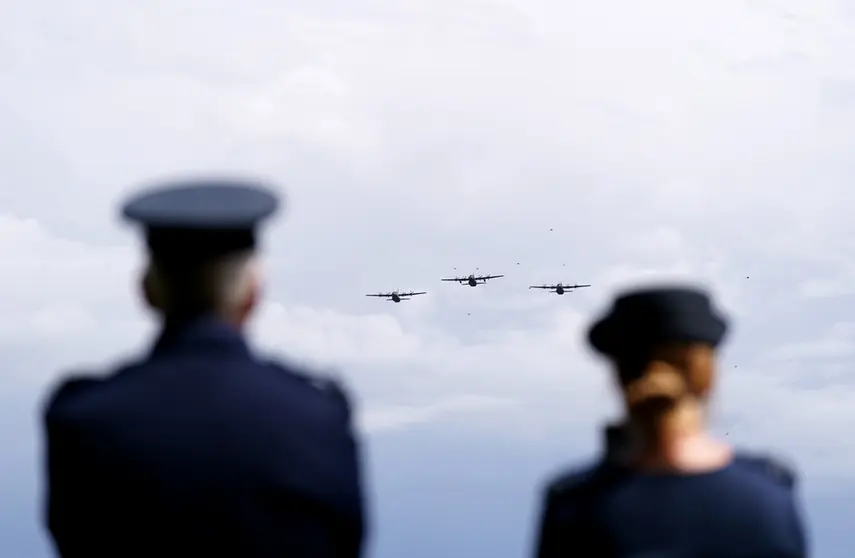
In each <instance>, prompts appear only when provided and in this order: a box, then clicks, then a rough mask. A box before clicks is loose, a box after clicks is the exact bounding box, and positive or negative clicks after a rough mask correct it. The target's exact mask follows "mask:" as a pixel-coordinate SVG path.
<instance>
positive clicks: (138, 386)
mask: <svg viewBox="0 0 855 558" xmlns="http://www.w3.org/2000/svg"><path fill="white" fill-rule="evenodd" d="M277 206H278V201H277V198H276V197H275V196H274V195H273V194H271V193H270V192H269V191H267V190H266V189H264V188H262V187H260V186H258V185H255V184H249V183H242V182H234V181H218V180H213V181H194V182H185V183H178V184H172V185H168V186H165V187H163V188H159V189H157V190H154V191H148V192H145V193H143V194H142V195H140V196H138V197H136V198H135V199H133V200H131V201H130V202H129V203H128V204H127V205H126V206H125V208H124V217H125V218H126V219H128V220H130V221H132V222H134V223H137V224H140V225H142V227H143V228H144V229H145V231H146V239H147V244H148V251H149V262H148V267H147V269H146V272H145V275H144V278H143V281H142V290H143V292H144V296H145V300H146V301H147V303H148V305H149V306H150V307H151V308H152V309H153V310H154V311H155V312H156V313H157V315H158V316H159V318H160V319H161V321H162V328H161V331H160V335H159V337H158V338H157V340H156V342H155V343H154V345H153V347H152V348H151V350H150V352H148V353H147V354H145V355H143V356H142V357H140V358H136V359H133V360H131V361H130V362H129V363H127V364H125V365H123V366H121V367H119V368H118V369H117V370H115V371H114V372H113V373H111V374H109V375H107V376H104V377H98V378H96V377H87V376H73V377H70V378H67V379H65V380H64V381H63V382H62V383H61V384H60V385H59V386H58V387H57V388H56V390H55V391H54V392H53V393H52V394H51V395H50V397H49V402H48V404H47V407H46V409H45V416H44V420H45V428H46V437H47V443H46V449H47V499H48V500H47V508H48V510H47V511H48V513H47V515H48V517H47V523H48V528H49V530H50V533H51V535H52V536H53V539H54V541H55V543H56V547H57V549H58V550H59V553H60V554H61V556H62V557H63V558H84V557H85V558H107V557H109V558H119V557H122V558H131V557H143V556H145V557H147V558H153V557H159V558H166V557H181V558H196V557H200V558H201V557H203V556H223V557H226V556H229V557H233V558H267V557H270V558H273V557H276V558H283V557H286V556H287V557H291V558H298V557H299V558H303V557H305V558H324V557H348V558H356V557H358V556H361V554H362V548H363V545H364V539H365V536H366V535H365V530H366V521H365V509H364V501H363V493H362V488H361V473H360V459H359V448H358V444H357V440H356V439H355V434H354V432H353V429H352V421H351V410H350V404H349V401H348V398H347V396H346V395H345V393H344V392H343V391H342V389H341V388H340V387H339V386H338V385H337V384H336V383H334V382H333V381H322V380H319V379H314V378H312V377H310V376H309V375H306V374H304V373H303V372H302V371H301V370H297V369H294V368H292V367H289V366H285V365H282V364H279V363H276V362H271V361H265V360H262V359H260V358H258V357H257V356H256V355H255V354H254V353H253V352H252V351H251V349H250V348H249V346H248V345H247V342H246V340H245V337H244V333H243V328H244V325H245V324H246V323H247V320H248V319H249V318H250V316H251V314H252V312H253V310H254V309H255V307H256V305H257V303H258V302H259V295H260V287H261V275H260V269H259V266H258V261H257V259H256V254H255V247H256V230H257V228H258V225H259V224H260V223H261V222H262V221H263V220H264V219H265V218H267V217H270V216H271V215H272V214H273V213H274V212H275V211H276V209H277Z"/></svg>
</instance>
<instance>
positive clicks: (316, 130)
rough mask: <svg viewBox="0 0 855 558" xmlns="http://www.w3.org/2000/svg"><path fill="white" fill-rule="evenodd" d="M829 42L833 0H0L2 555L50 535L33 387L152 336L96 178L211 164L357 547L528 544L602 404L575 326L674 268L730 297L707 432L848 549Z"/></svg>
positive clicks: (854, 78) (100, 362)
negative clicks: (349, 437) (353, 498)
mask: <svg viewBox="0 0 855 558" xmlns="http://www.w3.org/2000/svg"><path fill="white" fill-rule="evenodd" d="M853 55H855V10H853V8H852V6H851V5H847V3H845V2H832V1H829V0H811V1H810V2H808V1H807V0H777V1H775V2H771V1H761V0H754V1H735V0H716V1H715V2H693V3H690V2H681V1H678V0H649V1H647V2H644V3H640V2H634V1H631V0H601V1H599V2H578V1H575V0H572V1H558V0H525V1H522V0H431V1H430V2H428V1H424V0H422V1H419V0H412V1H409V2H402V1H392V0H363V1H362V2H359V3H355V2H343V1H341V0H338V1H337V0H312V1H311V2H308V1H305V0H293V1H292V2H273V1H271V0H248V1H247V2H243V3H242V4H241V5H240V6H238V5H237V4H236V3H234V2H223V1H216V0H206V1H204V2H203V1H201V0H169V1H166V0H147V1H146V2H138V3H136V4H134V3H128V2H124V3H119V2H108V1H106V0H88V1H86V0H63V1H62V2H60V1H59V0H27V1H26V2H25V1H23V0H0V122H2V123H3V133H2V134H0V182H2V187H0V256H2V262H3V263H2V269H3V274H2V276H0V282H2V283H0V284H2V286H3V289H2V291H0V292H2V293H3V294H0V332H2V335H0V364H2V370H3V372H4V381H3V382H2V384H0V442H2V444H3V447H4V448H5V449H4V451H3V452H2V453H0V470H2V472H3V474H2V475H0V494H2V495H3V497H2V502H3V505H2V508H0V554H2V555H3V556H9V557H10V558H17V557H21V558H24V557H26V558H46V557H48V556H52V555H53V554H52V551H51V547H50V544H49V540H48V539H47V537H46V534H45V532H44V530H43V529H42V527H41V524H40V514H41V505H42V500H41V498H42V492H41V484H40V482H41V478H40V477H41V475H40V473H41V469H40V467H41V463H40V460H39V459H40V451H41V445H40V444H41V439H40V433H39V429H38V421H37V414H36V412H37V410H38V409H39V406H40V405H41V403H42V400H43V398H44V396H45V390H46V389H47V387H48V386H50V385H52V384H53V383H54V382H56V381H57V380H58V378H60V377H61V376H62V375H63V374H65V373H68V372H70V371H81V370H82V371H91V372H92V373H99V374H100V373H105V372H106V371H108V370H109V368H110V366H111V365H112V364H113V363H115V362H116V360H117V359H119V358H123V357H125V356H127V355H133V354H135V352H138V351H140V350H142V349H144V348H145V347H146V346H147V344H148V343H149V342H150V341H151V337H152V335H153V334H154V332H155V327H156V324H155V323H154V320H153V319H152V316H150V315H149V314H148V313H146V311H145V309H144V308H143V305H142V304H141V302H140V300H139V297H138V296H137V280H138V275H139V271H140V265H141V263H142V259H141V257H142V256H141V252H140V238H139V235H138V234H136V231H134V230H131V229H129V228H128V227H126V226H123V225H122V224H121V223H120V222H119V219H118V206H119V204H120V203H121V201H122V200H123V198H124V197H125V196H126V195H127V194H128V193H129V192H131V191H133V190H135V189H136V188H138V187H139V186H140V185H142V184H146V183H150V182H151V181H154V180H159V179H163V178H172V177H176V176H188V175H189V176H195V175H199V174H205V175H211V174H217V173H228V174H240V175H246V176H254V177H255V176H257V177H261V178H264V179H268V180H271V181H272V182H274V183H275V184H277V185H278V187H280V188H281V192H282V194H283V195H284V196H285V197H286V200H287V201H286V210H285V212H284V213H283V214H282V216H281V218H280V219H278V220H277V221H276V222H275V223H274V224H273V225H272V226H271V227H270V228H269V230H268V231H267V234H266V237H265V243H264V251H265V255H266V262H267V270H268V274H269V279H268V284H267V287H266V303H265V305H264V307H263V308H262V309H261V311H260V314H259V315H258V317H257V319H256V320H255V322H254V323H253V328H252V329H253V331H252V335H253V339H254V340H255V343H256V345H257V346H258V347H259V350H263V351H265V352H266V353H267V354H270V355H274V356H276V355H278V356H282V357H283V358H289V359H292V360H294V361H297V362H301V363H305V364H306V365H311V366H313V367H315V368H316V369H317V370H319V371H322V372H324V373H329V374H333V375H335V376H337V377H339V378H341V379H342V380H343V381H344V382H345V383H346V384H347V386H348V388H349V389H350V390H351V391H352V392H353V394H354V397H355V404H356V407H357V410H358V419H359V425H360V428H361V430H362V431H363V432H364V435H365V437H366V447H367V455H368V477H369V484H370V489H371V513H372V517H373V523H374V525H375V530H374V532H373V534H372V538H371V551H370V556H371V557H372V558H400V557H401V556H407V557H409V558H426V557H429V556H430V557H433V556H448V557H458V556H459V557H463V556H492V557H496V558H506V557H508V558H509V557H518V556H523V555H526V554H527V553H528V552H529V549H530V548H531V539H532V535H533V530H534V518H535V515H536V509H537V504H538V499H539V491H540V487H541V484H542V482H543V481H544V479H545V478H546V477H547V476H549V475H551V474H553V473H555V472H556V471H558V470H561V469H562V468H564V467H570V466H573V465H574V464H579V463H584V462H585V461H586V460H590V459H592V458H593V457H594V455H595V452H596V451H598V448H599V443H600V440H599V438H598V431H599V429H600V428H601V427H602V425H603V424H604V423H605V422H606V421H608V420H611V419H613V418H615V417H617V416H619V411H620V407H619V404H618V400H617V398H616V397H615V394H614V390H613V387H612V384H611V380H610V378H609V376H608V373H607V370H606V369H605V366H604V364H603V363H602V362H600V361H599V360H598V359H596V358H595V356H594V355H593V354H592V353H591V351H590V350H589V349H588V347H587V346H586V345H585V342H584V341H585V339H584V334H585V328H586V327H587V325H588V324H589V323H590V322H591V321H592V320H593V319H594V318H595V317H596V316H597V315H598V314H599V313H600V312H602V311H604V310H605V308H606V307H607V305H608V303H609V301H610V299H611V298H612V297H613V296H614V294H615V293H616V292H618V291H619V290H620V289H622V288H624V287H627V286H633V285H639V284H642V283H652V282H661V281H670V280H679V281H691V282H697V283H698V284H702V285H705V286H708V287H709V288H710V289H712V292H713V293H714V294H715V297H716V300H717V301H718V303H719V305H720V306H721V307H722V308H723V309H724V310H725V311H726V312H727V314H728V315H729V316H730V317H731V319H732V320H733V329H732V333H731V335H730V338H729V341H728V344H727V346H726V347H725V349H724V352H723V355H722V361H721V379H720V386H719V392H718V394H717V397H716V399H715V401H714V405H713V422H714V427H715V429H716V431H717V432H718V434H719V435H721V436H723V437H726V438H727V439H729V440H731V441H733V443H734V444H737V445H738V446H739V447H742V448H745V449H747V450H751V451H764V452H769V453H771V454H773V455H777V456H781V458H783V459H786V460H787V461H788V462H790V463H792V464H793V466H795V467H797V468H798V471H799V474H800V481H801V483H800V494H801V498H802V500H803V502H804V505H805V507H806V509H807V513H808V515H809V521H810V527H811V533H812V539H813V541H814V546H815V549H816V553H815V555H816V556H818V557H820V558H836V557H843V556H847V557H848V556H851V555H852V551H853V550H855V542H853V541H852V539H851V537H850V536H849V535H850V533H849V530H851V529H850V528H849V526H848V525H847V524H846V522H845V519H844V518H846V517H851V516H853V515H855V477H853V472H852V471H855V443H853V442H852V440H851V425H853V424H855V370H853V364H852V357H853V353H855V320H853V318H852V316H853V315H855V298H853V296H854V295H855V287H853V285H855V257H853V256H855V224H853V222H852V221H851V219H850V215H851V207H852V205H853V202H855V192H853V191H852V190H850V191H849V192H847V188H849V187H850V186H851V182H852V181H853V178H855V170H853V168H852V157H851V149H852V145H853V144H855V67H853V65H852V63H851V61H852V57H853ZM476 271H477V272H479V273H496V274H504V275H505V276H506V277H505V278H502V279H497V280H495V281H493V282H490V283H489V284H487V285H485V286H479V287H478V288H474V289H473V288H469V287H465V286H457V285H455V284H448V283H441V282H440V281H439V279H440V278H441V277H445V276H450V275H454V274H469V273H473V272H476ZM559 281H563V282H565V283H568V282H569V283H576V282H579V283H590V284H592V285H593V286H592V287H591V288H589V289H583V290H580V291H578V292H576V293H573V294H571V295H565V296H563V297H559V296H556V295H553V294H550V293H545V292H540V291H533V290H529V289H528V288H527V287H528V286H529V285H533V284H541V283H555V282H559ZM393 289H406V290H409V289H417V290H426V291H428V294H427V295H426V296H424V297H417V298H416V299H414V300H412V301H410V302H406V303H402V304H397V305H396V304H388V303H386V302H383V301H380V300H377V299H372V298H367V297H365V296H364V295H365V294H367V293H374V292H379V291H389V290H393Z"/></svg>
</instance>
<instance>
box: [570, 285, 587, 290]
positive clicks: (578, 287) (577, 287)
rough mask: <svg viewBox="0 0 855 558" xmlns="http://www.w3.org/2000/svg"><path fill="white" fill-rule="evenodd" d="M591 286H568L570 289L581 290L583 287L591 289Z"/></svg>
mask: <svg viewBox="0 0 855 558" xmlns="http://www.w3.org/2000/svg"><path fill="white" fill-rule="evenodd" d="M590 286H591V285H567V288H568V289H581V288H582V287H590Z"/></svg>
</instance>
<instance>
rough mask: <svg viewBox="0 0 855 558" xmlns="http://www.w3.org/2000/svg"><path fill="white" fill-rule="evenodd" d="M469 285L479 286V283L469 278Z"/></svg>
mask: <svg viewBox="0 0 855 558" xmlns="http://www.w3.org/2000/svg"><path fill="white" fill-rule="evenodd" d="M467 283H469V286H470V287H477V286H478V281H476V280H475V278H474V277H469V281H467Z"/></svg>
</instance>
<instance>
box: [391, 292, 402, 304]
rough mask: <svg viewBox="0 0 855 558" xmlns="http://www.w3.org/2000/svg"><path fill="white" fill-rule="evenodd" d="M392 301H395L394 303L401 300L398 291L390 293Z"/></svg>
mask: <svg viewBox="0 0 855 558" xmlns="http://www.w3.org/2000/svg"><path fill="white" fill-rule="evenodd" d="M392 302H395V303H398V302H401V297H400V296H398V293H392Z"/></svg>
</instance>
